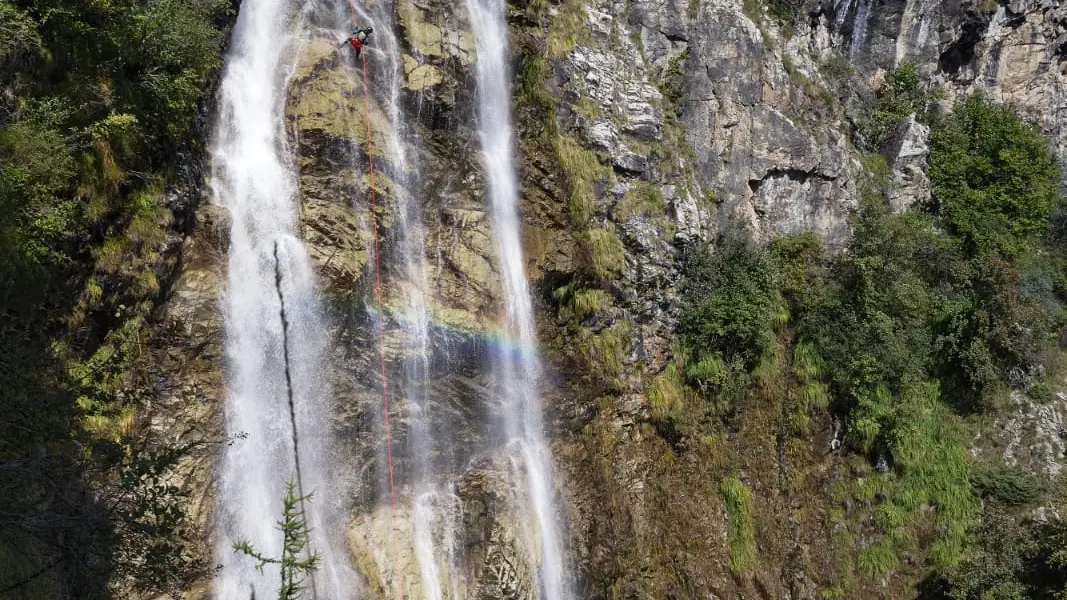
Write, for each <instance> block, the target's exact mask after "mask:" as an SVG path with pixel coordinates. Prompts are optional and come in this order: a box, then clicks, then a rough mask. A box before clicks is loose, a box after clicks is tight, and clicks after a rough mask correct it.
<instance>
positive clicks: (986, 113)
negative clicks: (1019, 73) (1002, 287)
mask: <svg viewBox="0 0 1067 600" xmlns="http://www.w3.org/2000/svg"><path fill="white" fill-rule="evenodd" d="M1058 175H1059V173H1058V169H1057V167H1056V163H1055V161H1054V159H1053V157H1052V155H1051V153H1050V152H1049V147H1048V140H1047V139H1045V138H1044V137H1043V136H1042V135H1041V134H1040V133H1039V132H1037V131H1035V130H1034V128H1033V127H1032V126H1029V125H1027V124H1026V123H1024V122H1023V121H1022V119H1020V118H1019V115H1018V114H1017V113H1016V112H1015V111H1014V110H1012V109H1011V108H1008V107H1006V106H1001V105H998V104H995V103H994V102H992V101H990V100H989V99H988V98H987V97H986V96H985V95H983V94H981V93H976V94H973V95H971V96H970V97H968V98H967V99H966V100H964V101H963V102H960V103H957V104H956V106H955V108H954V109H953V112H952V115H951V117H950V118H949V119H948V120H947V121H946V122H945V123H944V124H943V125H942V126H940V127H938V128H936V129H935V130H934V132H933V134H932V136H931V143H930V182H931V184H932V188H933V198H934V205H933V210H934V213H935V214H936V215H937V216H938V218H939V219H940V221H941V222H942V223H944V225H945V226H946V227H947V228H948V229H949V230H950V231H952V232H953V233H954V234H956V235H958V236H959V237H960V238H962V239H963V240H964V242H965V243H966V245H967V249H968V250H969V251H970V252H971V255H972V256H978V255H984V254H986V253H988V252H990V251H995V252H1000V253H1001V254H1003V255H1005V256H1008V257H1015V256H1018V255H1020V254H1021V253H1022V252H1023V251H1025V250H1026V249H1027V248H1028V247H1029V246H1030V244H1031V242H1032V241H1033V239H1034V237H1035V236H1036V235H1037V234H1039V233H1043V232H1045V231H1046V230H1047V229H1048V226H1049V217H1050V215H1051V213H1052V210H1053V208H1054V207H1055V206H1056V204H1057V200H1058V198H1059V187H1058Z"/></svg>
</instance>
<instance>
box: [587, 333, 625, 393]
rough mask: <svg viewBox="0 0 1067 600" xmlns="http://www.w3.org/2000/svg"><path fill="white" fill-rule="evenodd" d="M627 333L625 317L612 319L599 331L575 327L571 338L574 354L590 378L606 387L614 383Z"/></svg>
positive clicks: (617, 375) (621, 359) (618, 374)
mask: <svg viewBox="0 0 1067 600" xmlns="http://www.w3.org/2000/svg"><path fill="white" fill-rule="evenodd" d="M631 334H632V325H631V324H630V322H629V321H616V322H615V323H612V324H611V325H610V326H609V327H606V328H604V329H602V330H600V331H599V332H596V331H593V330H592V329H589V328H586V327H582V328H580V329H579V330H578V335H577V336H576V339H575V342H576V346H577V350H578V354H579V355H580V357H581V358H582V361H583V362H584V364H585V366H586V367H587V370H588V373H589V377H590V379H591V380H592V381H593V382H595V383H597V384H599V385H600V386H602V387H604V388H607V389H615V388H616V387H617V385H618V379H619V376H620V375H622V369H623V361H624V360H625V359H626V354H627V352H629V348H630V337H631Z"/></svg>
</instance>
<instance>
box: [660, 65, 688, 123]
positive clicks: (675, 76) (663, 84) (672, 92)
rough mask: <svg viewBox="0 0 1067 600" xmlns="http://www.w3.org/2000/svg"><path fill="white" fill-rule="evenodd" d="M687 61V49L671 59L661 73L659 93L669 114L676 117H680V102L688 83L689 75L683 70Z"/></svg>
mask: <svg viewBox="0 0 1067 600" xmlns="http://www.w3.org/2000/svg"><path fill="white" fill-rule="evenodd" d="M688 60H689V49H688V48H686V49H685V50H684V51H683V52H680V53H679V54H678V55H677V56H674V57H672V58H671V60H670V63H668V65H667V69H666V70H665V71H664V72H663V78H662V79H661V80H660V84H659V91H660V93H662V94H663V99H664V100H665V101H666V103H667V106H668V107H669V108H670V109H671V110H670V111H669V112H670V113H673V115H675V116H676V117H677V116H681V112H682V100H683V99H684V98H685V88H686V86H687V85H688V83H689V75H688V74H687V73H686V70H685V69H686V62H687V61H688Z"/></svg>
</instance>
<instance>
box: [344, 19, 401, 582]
mask: <svg viewBox="0 0 1067 600" xmlns="http://www.w3.org/2000/svg"><path fill="white" fill-rule="evenodd" d="M348 7H349V9H351V13H352V26H353V27H354V28H356V29H359V19H358V15H357V13H356V3H355V0H348ZM360 57H361V58H362V60H363V105H364V112H365V115H366V121H367V180H368V184H369V187H370V216H371V229H372V230H373V232H374V278H375V290H374V291H375V299H376V301H377V307H378V356H379V359H380V362H381V370H382V412H383V414H384V415H385V456H386V461H387V462H388V464H389V525H390V529H391V531H392V541H393V576H394V577H396V580H397V583H398V585H399V589H400V600H404V578H403V577H402V576H401V573H400V546H399V544H398V543H397V537H396V487H395V486H394V483H393V441H392V433H391V431H390V427H389V379H388V376H387V375H386V370H385V325H384V324H383V322H382V269H381V259H380V256H381V254H380V252H379V241H378V205H377V190H376V189H375V186H374V152H373V151H372V149H371V147H370V146H371V144H372V143H373V138H372V135H373V130H372V128H371V119H370V86H369V85H368V84H367V53H366V52H360Z"/></svg>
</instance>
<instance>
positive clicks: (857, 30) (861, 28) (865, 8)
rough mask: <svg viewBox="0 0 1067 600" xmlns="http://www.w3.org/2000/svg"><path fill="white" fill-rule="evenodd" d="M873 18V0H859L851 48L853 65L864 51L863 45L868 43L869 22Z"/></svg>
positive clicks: (850, 57)
mask: <svg viewBox="0 0 1067 600" xmlns="http://www.w3.org/2000/svg"><path fill="white" fill-rule="evenodd" d="M870 18H871V0H859V4H858V5H857V6H856V16H855V18H854V19H853V20H852V44H851V45H850V46H849V53H848V57H849V60H850V61H851V62H853V63H855V61H856V57H857V56H859V53H860V52H862V51H863V44H864V42H866V41H867V22H868V21H869V20H870Z"/></svg>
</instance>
